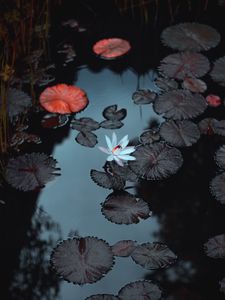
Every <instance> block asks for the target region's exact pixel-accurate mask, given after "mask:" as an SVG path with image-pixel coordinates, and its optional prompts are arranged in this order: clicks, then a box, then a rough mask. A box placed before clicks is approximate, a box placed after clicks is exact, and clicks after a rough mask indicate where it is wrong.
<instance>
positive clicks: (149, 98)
mask: <svg viewBox="0 0 225 300" xmlns="http://www.w3.org/2000/svg"><path fill="white" fill-rule="evenodd" d="M155 98H156V93H154V92H151V91H150V90H137V91H136V92H134V93H133V95H132V99H133V101H134V103H135V104H138V105H142V104H149V103H152V102H153V101H154V100H155Z"/></svg>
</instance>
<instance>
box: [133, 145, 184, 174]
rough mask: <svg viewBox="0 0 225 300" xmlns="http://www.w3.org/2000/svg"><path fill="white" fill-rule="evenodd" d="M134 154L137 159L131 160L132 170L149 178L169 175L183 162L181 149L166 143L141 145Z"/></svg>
mask: <svg viewBox="0 0 225 300" xmlns="http://www.w3.org/2000/svg"><path fill="white" fill-rule="evenodd" d="M132 155H133V156H134V157H136V160H134V161H130V162H129V166H130V168H131V170H133V171H134V172H135V173H136V174H137V175H138V176H139V177H141V178H144V179H147V180H150V179H163V178H166V177H169V176H171V175H172V174H175V173H176V172H177V171H178V169H179V168H180V167H181V166H182V163H183V158H182V155H181V153H180V151H179V150H178V149H176V148H172V147H170V146H168V145H167V144H165V143H154V144H151V145H145V146H139V147H137V149H136V150H135V152H133V153H132Z"/></svg>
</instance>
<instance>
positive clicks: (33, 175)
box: [5, 153, 60, 191]
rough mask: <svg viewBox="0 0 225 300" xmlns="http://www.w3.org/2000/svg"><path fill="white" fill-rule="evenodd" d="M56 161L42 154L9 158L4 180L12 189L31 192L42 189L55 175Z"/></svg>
mask: <svg viewBox="0 0 225 300" xmlns="http://www.w3.org/2000/svg"><path fill="white" fill-rule="evenodd" d="M56 164H57V161H56V160H55V159H54V158H52V157H50V156H48V155H46V154H44V153H30V154H28V153H26V154H24V155H21V156H17V157H16V158H10V159H9V161H8V164H7V166H6V171H5V179H6V181H7V182H8V183H9V184H11V185H12V186H13V187H14V188H16V189H18V190H22V191H32V190H34V189H37V188H41V187H44V186H45V184H46V183H47V182H49V181H51V180H53V179H54V178H55V177H56V176H57V175H60V174H58V173H56V171H57V170H60V169H59V168H56Z"/></svg>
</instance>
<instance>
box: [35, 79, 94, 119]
mask: <svg viewBox="0 0 225 300" xmlns="http://www.w3.org/2000/svg"><path fill="white" fill-rule="evenodd" d="M88 103H89V101H88V98H87V96H86V93H85V92H84V91H83V90H82V89H80V88H79V87H77V86H73V85H67V84H64V83H60V84H57V85H54V86H51V87H47V88H46V89H45V90H44V91H43V92H42V93H41V95H40V104H41V105H42V106H43V107H44V109H46V110H47V111H49V112H52V113H59V114H70V113H75V112H80V111H82V110H84V109H85V107H86V106H87V105H88Z"/></svg>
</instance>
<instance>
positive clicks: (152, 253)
mask: <svg viewBox="0 0 225 300" xmlns="http://www.w3.org/2000/svg"><path fill="white" fill-rule="evenodd" d="M131 257H132V259H133V260H134V261H135V262H136V263H137V264H139V265H141V266H142V267H144V268H145V269H148V270H152V269H160V268H165V267H167V266H169V265H171V264H173V263H174V262H175V261H176V259H177V256H176V255H175V254H174V253H173V252H172V251H171V250H170V249H169V248H168V247H167V246H166V245H165V244H161V243H144V244H141V245H138V246H137V247H136V248H135V249H134V251H133V252H132V254H131Z"/></svg>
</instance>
